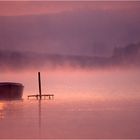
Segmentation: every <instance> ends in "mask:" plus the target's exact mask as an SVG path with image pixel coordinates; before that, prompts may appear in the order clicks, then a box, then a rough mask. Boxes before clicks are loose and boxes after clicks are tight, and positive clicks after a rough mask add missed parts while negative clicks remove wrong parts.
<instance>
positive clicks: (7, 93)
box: [0, 82, 24, 100]
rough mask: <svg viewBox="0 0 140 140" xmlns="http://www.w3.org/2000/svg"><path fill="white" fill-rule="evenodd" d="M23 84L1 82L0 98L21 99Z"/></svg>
mask: <svg viewBox="0 0 140 140" xmlns="http://www.w3.org/2000/svg"><path fill="white" fill-rule="evenodd" d="M23 88H24V86H23V85H22V84H21V83H13V82H1V83H0V100H18V99H22V95H23Z"/></svg>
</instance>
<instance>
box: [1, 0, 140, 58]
mask: <svg viewBox="0 0 140 140" xmlns="http://www.w3.org/2000/svg"><path fill="white" fill-rule="evenodd" d="M139 13H140V2H121V1H120V2H119V1H118V2H47V1H44V2H39V1H38V2H28V1H25V2H19V1H17V2H0V50H19V51H32V52H45V53H53V54H72V55H73V54H74V55H89V56H94V55H111V53H112V50H113V48H114V47H123V46H125V45H127V44H129V43H134V42H139V41H140V38H139V36H140V26H139V25H140V14H139Z"/></svg>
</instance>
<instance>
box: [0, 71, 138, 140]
mask: <svg viewBox="0 0 140 140" xmlns="http://www.w3.org/2000/svg"><path fill="white" fill-rule="evenodd" d="M15 75H16V74H15ZM15 75H14V74H13V75H12V76H11V77H10V74H9V75H8V78H9V77H10V78H11V79H12V77H14V78H15ZM19 75H20V74H18V78H17V77H16V78H15V79H16V80H17V81H20V82H22V83H24V85H25V86H26V87H25V92H24V96H23V100H22V101H0V138H1V139H3V138H58V139H61V138H65V139H69V138H71V139H74V138H75V139H77V138H78V139H82V138H84V139H87V138H91V139H92V138H120V139H123V138H130V139H134V138H140V133H139V132H140V125H139V124H140V86H139V84H140V78H139V76H138V75H139V72H135V73H130V72H127V73H126V72H125V73H122V72H121V73H120V72H115V73H114V72H112V73H101V72H97V73H89V72H86V73H85V72H84V73H79V72H74V73H73V72H68V73H63V74H62V73H49V74H48V76H47V78H44V77H43V78H42V81H44V83H43V84H42V86H43V87H42V88H43V91H45V92H46V91H47V92H50V93H53V94H55V98H54V100H42V101H38V100H34V99H32V100H27V95H29V94H32V93H35V92H37V90H38V88H37V87H36V85H37V82H32V81H35V79H34V78H33V77H34V73H30V74H27V73H24V75H25V76H23V75H22V76H21V77H20V76H19ZM27 75H28V80H27ZM44 75H45V74H44ZM24 77H26V79H25V78H24ZM54 77H55V78H54ZM6 78H7V77H6V76H5V77H4V75H3V77H2V79H3V80H6ZM46 79H47V80H46ZM46 81H47V82H46ZM29 82H30V84H28V83H29ZM34 85H35V86H34ZM46 85H47V90H45V89H46ZM44 87H45V88H44Z"/></svg>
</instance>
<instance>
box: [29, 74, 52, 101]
mask: <svg viewBox="0 0 140 140" xmlns="http://www.w3.org/2000/svg"><path fill="white" fill-rule="evenodd" d="M38 85H39V94H34V95H28V99H29V98H32V97H35V98H36V99H37V100H38V99H39V100H42V97H44V98H43V99H49V100H51V99H54V95H53V94H42V91H41V76H40V72H38ZM47 97H48V98H47Z"/></svg>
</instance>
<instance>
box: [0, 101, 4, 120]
mask: <svg viewBox="0 0 140 140" xmlns="http://www.w3.org/2000/svg"><path fill="white" fill-rule="evenodd" d="M4 109H5V104H4V103H3V102H0V120H1V119H4V112H3V111H4Z"/></svg>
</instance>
